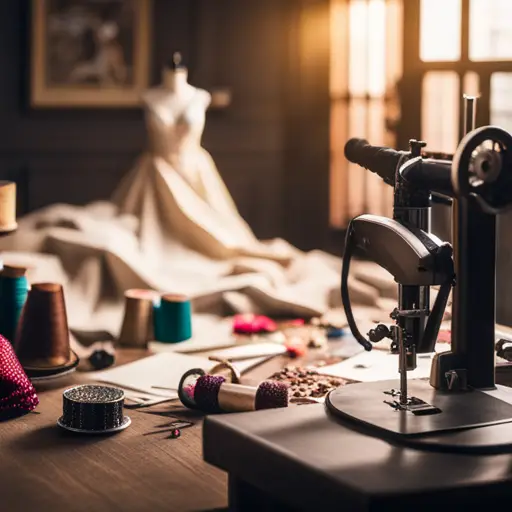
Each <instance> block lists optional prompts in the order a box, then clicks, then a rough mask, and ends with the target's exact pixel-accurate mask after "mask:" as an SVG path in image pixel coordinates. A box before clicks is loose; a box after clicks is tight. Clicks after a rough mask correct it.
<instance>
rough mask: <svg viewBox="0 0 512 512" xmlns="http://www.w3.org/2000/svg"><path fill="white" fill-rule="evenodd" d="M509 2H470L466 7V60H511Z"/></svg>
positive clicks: (511, 16) (496, 0) (511, 5)
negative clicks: (467, 40) (467, 13)
mask: <svg viewBox="0 0 512 512" xmlns="http://www.w3.org/2000/svg"><path fill="white" fill-rule="evenodd" d="M511 22H512V1H511V0H471V1H470V7H469V58H470V59H471V60H476V61H478V60H511V59H512V28H511Z"/></svg>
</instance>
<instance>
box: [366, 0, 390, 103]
mask: <svg viewBox="0 0 512 512" xmlns="http://www.w3.org/2000/svg"><path fill="white" fill-rule="evenodd" d="M368 37H369V40H368V43H369V45H368V53H369V55H368V84H367V90H368V93H369V94H370V95H371V96H377V97H378V96H383V95H384V91H385V89H386V4H385V2H384V0H370V3H369V4H368Z"/></svg>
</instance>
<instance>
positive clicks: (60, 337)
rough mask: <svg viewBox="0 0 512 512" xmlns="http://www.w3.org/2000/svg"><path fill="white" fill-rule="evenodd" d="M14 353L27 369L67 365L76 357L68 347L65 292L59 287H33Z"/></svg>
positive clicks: (46, 285)
mask: <svg viewBox="0 0 512 512" xmlns="http://www.w3.org/2000/svg"><path fill="white" fill-rule="evenodd" d="M14 349H15V352H16V355H17V356H18V359H19V360H20V362H21V364H22V366H23V367H24V368H25V369H28V368H30V369H45V368H54V367H59V366H63V365H66V364H68V363H69V362H70V360H71V359H72V358H73V357H74V358H75V359H76V356H74V354H73V353H72V352H71V349H70V343H69V329H68V319H67V314H66V304H65V302H64V291H63V289H62V286H61V285H60V284H56V283H37V284H33V285H32V288H31V289H30V291H29V292H28V296H27V301H26V302H25V307H24V308H23V311H22V314H21V317H20V321H19V324H18V330H17V335H16V341H15V344H14Z"/></svg>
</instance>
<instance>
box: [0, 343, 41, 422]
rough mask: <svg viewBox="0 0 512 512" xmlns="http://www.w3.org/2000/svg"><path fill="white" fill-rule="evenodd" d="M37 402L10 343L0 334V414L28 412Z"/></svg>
mask: <svg viewBox="0 0 512 512" xmlns="http://www.w3.org/2000/svg"><path fill="white" fill-rule="evenodd" d="M38 404H39V398H38V397H37V394H36V390H35V389H34V386H33V385H32V383H31V382H30V380H29V378H28V377H27V374H26V373H25V371H24V370H23V367H22V366H21V364H20V362H19V361H18V358H17V357H16V354H15V353H14V349H13V347H12V345H11V343H10V342H9V341H8V340H7V339H5V338H4V337H3V336H1V335H0V414H1V415H2V416H4V415H5V416H9V415H11V414H12V415H17V414H21V413H25V412H30V411H33V410H34V409H35V408H36V407H37V405H38Z"/></svg>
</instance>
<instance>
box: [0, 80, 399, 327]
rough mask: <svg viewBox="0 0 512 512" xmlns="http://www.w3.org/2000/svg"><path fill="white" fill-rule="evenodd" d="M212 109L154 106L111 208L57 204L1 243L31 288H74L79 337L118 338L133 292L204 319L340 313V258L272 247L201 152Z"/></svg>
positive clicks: (358, 283) (384, 287)
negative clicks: (182, 300)
mask: <svg viewBox="0 0 512 512" xmlns="http://www.w3.org/2000/svg"><path fill="white" fill-rule="evenodd" d="M148 98H149V99H151V94H150V95H149V96H148ZM208 101H209V95H208V93H207V92H206V91H202V90H200V89H197V90H196V91H195V93H194V95H193V97H192V100H191V101H190V102H189V103H188V105H187V106H186V108H185V109H184V110H183V112H181V113H180V114H179V115H178V116H177V117H176V118H173V117H172V116H171V115H170V114H169V113H168V111H166V110H159V109H158V108H156V107H155V104H154V103H152V102H151V101H149V100H148V105H147V129H148V134H149V147H148V151H147V152H146V153H145V154H143V155H142V156H141V157H140V159H139V161H138V163H137V164H136V165H135V166H134V168H133V169H132V170H131V171H130V172H129V173H128V174H127V176H126V177H125V178H124V179H123V180H122V182H121V184H120V185H119V187H118V189H117V190H116V192H115V194H114V195H113V198H112V201H111V202H96V203H92V204H90V205H88V206H85V207H79V206H72V205H67V204H55V205H51V206H48V207H46V208H43V209H41V210H38V211H36V212H33V213H31V214H29V215H26V216H25V217H23V218H22V219H19V229H18V232H17V233H15V234H13V235H12V236H9V237H6V238H3V239H0V250H1V251H2V257H3V260H4V262H5V263H17V264H23V263H25V264H27V265H28V266H29V267H30V270H29V273H28V276H29V280H30V281H31V282H36V281H53V282H60V283H62V284H63V286H64V290H65V297H66V304H67V309H68V316H69V324H70V326H71V327H74V328H77V329H105V330H109V331H111V332H112V333H113V334H114V335H116V334H117V333H118V332H119V329H120V326H121V321H122V315H123V308H122V305H123V292H124V291H125V290H127V289H129V288H142V287H144V288H152V289H155V290H159V291H162V292H174V293H184V294H187V295H188V296H190V297H191V299H192V300H193V304H194V309H195V311H196V312H197V313H201V312H202V313H209V314H227V313H233V312H255V313H263V314H268V315H284V316H295V315H298V316H302V317H311V316H316V315H320V314H322V313H324V312H326V311H327V310H329V309H330V308H332V307H339V306H340V304H341V300H340V293H339V281H340V271H341V262H340V261H339V259H338V258H335V257H333V256H329V255H327V254H325V253H321V252H319V251H313V252H310V253H302V252H300V251H298V250H296V249H295V248H293V247H291V246H290V245H289V244H287V243H286V242H284V241H283V240H274V241H271V242H268V243H262V242H260V241H258V240H257V239H256V237H255V236H254V234H253V232H252V231H251V229H250V227H249V226H248V225H247V223H246V222H245V221H244V220H243V219H242V217H241V216H240V214H239V212H238V210H237V208H236V206H235V204H234V202H233V200H232V198H231V196H230V194H229V192H228V190H227V189H226V186H225V185H224V183H223V181H222V179H221V177H220V176H219V173H218V171H217V169H216V167H215V164H214V162H213V160H212V158H211V156H210V155H209V154H208V152H207V151H206V150H205V149H203V148H202V147H201V136H202V133H203V129H204V125H205V110H206V108H207V105H208ZM240 172H243V163H242V168H241V170H240ZM378 274H379V275H381V276H382V279H380V280H379V279H376V277H377V275H378ZM353 276H354V277H353V278H352V280H351V286H352V299H353V301H354V302H355V303H357V302H359V303H363V304H366V305H368V306H375V307H376V306H378V302H379V296H380V295H381V293H382V292H383V291H384V292H385V295H386V296H388V297H389V296H390V294H391V295H393V294H394V293H395V292H394V290H396V285H395V284H394V283H393V282H392V280H391V279H390V276H389V275H388V274H386V273H385V272H384V271H382V272H380V269H378V268H377V267H374V266H372V267H371V270H368V266H367V265H366V264H363V263H360V267H359V269H358V267H357V262H354V271H353ZM377 281H379V284H376V283H377Z"/></svg>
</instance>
